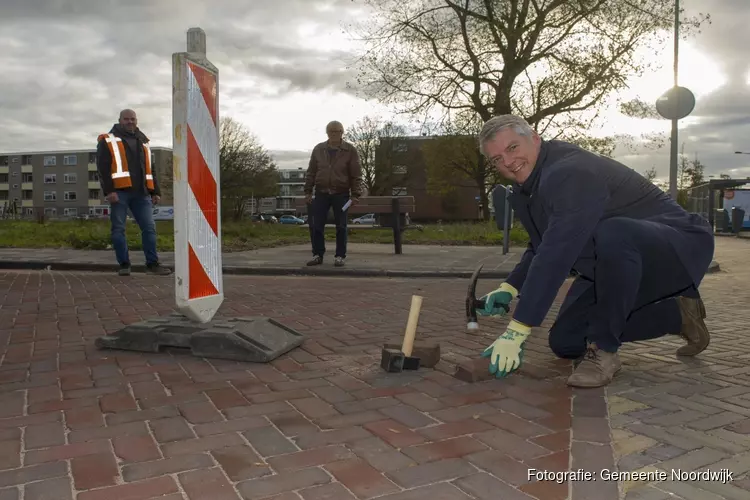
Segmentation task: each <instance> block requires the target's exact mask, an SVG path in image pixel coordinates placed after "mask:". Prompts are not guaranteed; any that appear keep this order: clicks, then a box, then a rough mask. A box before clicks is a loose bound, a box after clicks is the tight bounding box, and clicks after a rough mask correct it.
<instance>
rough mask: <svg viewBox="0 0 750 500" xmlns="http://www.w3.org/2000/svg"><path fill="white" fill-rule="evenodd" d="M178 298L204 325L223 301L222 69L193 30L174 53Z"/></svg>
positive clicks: (182, 309) (203, 38) (183, 308)
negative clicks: (183, 47)
mask: <svg viewBox="0 0 750 500" xmlns="http://www.w3.org/2000/svg"><path fill="white" fill-rule="evenodd" d="M172 92H173V95H172V120H173V124H172V125H173V128H172V162H173V164H172V167H173V179H174V181H173V182H174V208H175V215H174V246H175V248H174V252H175V256H174V258H175V301H176V303H177V308H178V309H179V311H180V312H181V313H182V314H184V315H185V316H187V317H188V318H190V319H192V320H193V321H197V322H200V323H207V322H209V321H211V319H212V318H213V316H214V315H215V314H216V311H218V309H219V306H221V303H222V302H223V301H224V285H223V277H222V260H221V188H220V186H219V70H218V69H217V68H216V67H215V66H214V65H213V64H211V63H210V62H209V61H208V59H206V34H205V32H204V31H203V30H202V29H200V28H191V29H190V30H188V34H187V52H179V53H175V54H173V55H172Z"/></svg>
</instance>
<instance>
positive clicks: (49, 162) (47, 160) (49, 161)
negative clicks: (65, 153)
mask: <svg viewBox="0 0 750 500" xmlns="http://www.w3.org/2000/svg"><path fill="white" fill-rule="evenodd" d="M55 165H57V157H56V156H45V157H44V166H45V167H54V166H55Z"/></svg>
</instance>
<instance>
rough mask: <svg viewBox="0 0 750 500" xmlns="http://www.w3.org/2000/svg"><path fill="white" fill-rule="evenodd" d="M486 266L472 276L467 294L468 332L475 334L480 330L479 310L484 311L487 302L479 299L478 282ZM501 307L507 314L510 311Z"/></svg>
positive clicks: (477, 269) (478, 267)
mask: <svg viewBox="0 0 750 500" xmlns="http://www.w3.org/2000/svg"><path fill="white" fill-rule="evenodd" d="M482 267H484V264H479V266H477V268H476V269H474V272H473V273H472V275H471V281H470V282H469V290H468V292H467V293H466V331H467V332H474V331H477V330H479V323H478V322H477V308H479V309H484V306H485V300H484V299H477V280H478V279H479V273H480V272H481V271H482ZM501 307H502V308H503V309H505V312H506V313H507V312H508V310H509V309H510V308H509V307H508V306H506V305H505V304H501Z"/></svg>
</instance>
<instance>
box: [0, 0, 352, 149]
mask: <svg viewBox="0 0 750 500" xmlns="http://www.w3.org/2000/svg"><path fill="white" fill-rule="evenodd" d="M351 6H352V2H345V1H343V0H256V1H253V2H237V1H234V0H212V1H211V2H205V1H204V0H159V1H158V2H155V1H153V0H129V1H127V2H122V1H112V0H2V2H0V45H3V47H4V50H3V51H2V52H0V65H2V67H3V78H2V79H1V80H0V109H1V110H2V117H3V118H2V120H0V151H19V150H41V149H58V148H66V147H93V142H94V141H95V137H96V135H97V134H99V133H101V132H103V131H106V130H109V128H110V127H111V126H112V124H113V123H114V122H116V120H117V113H118V111H119V110H120V109H122V108H125V107H130V108H133V109H135V110H136V111H137V112H138V115H139V121H140V122H141V124H142V125H143V126H144V132H146V133H147V135H149V136H151V137H152V140H154V142H155V143H157V144H159V145H169V143H170V142H171V133H170V130H171V105H172V104H171V98H172V94H171V91H172V74H171V72H172V68H171V58H172V54H173V53H174V52H179V51H182V50H185V42H186V31H187V29H188V28H190V27H193V26H200V27H201V28H203V29H204V30H205V31H206V34H207V40H208V43H207V45H208V47H207V48H208V56H209V59H210V60H211V61H212V62H213V63H214V64H215V65H216V66H217V67H218V68H219V71H220V76H221V78H222V89H226V90H227V91H226V92H224V93H223V97H222V101H221V102H222V110H223V114H224V115H225V116H226V115H233V111H234V109H244V108H245V107H246V105H247V103H248V102H252V101H259V100H264V99H269V98H279V97H283V96H285V95H287V94H289V93H290V92H294V91H313V92H314V91H319V90H329V91H331V92H334V93H335V92H348V89H347V87H346V82H347V80H348V78H349V76H348V75H347V70H346V65H347V54H346V53H345V52H343V51H341V50H333V51H330V50H328V49H327V48H326V50H323V49H322V48H319V47H318V46H317V45H316V43H315V41H314V38H311V39H308V38H306V37H304V36H302V35H298V29H301V28H303V27H304V28H305V29H307V30H310V29H312V27H315V26H316V25H317V30H319V31H320V32H323V33H327V32H337V31H340V29H339V24H340V22H341V21H342V20H343V19H345V18H346V16H347V12H348V9H351ZM238 118H240V117H238ZM253 132H257V131H253Z"/></svg>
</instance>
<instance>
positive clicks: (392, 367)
mask: <svg viewBox="0 0 750 500" xmlns="http://www.w3.org/2000/svg"><path fill="white" fill-rule="evenodd" d="M419 365H420V362H419V358H417V357H414V356H406V355H404V353H403V352H401V350H400V349H388V348H383V350H382V352H381V355H380V367H381V368H382V369H383V370H385V371H387V372H390V373H394V372H401V371H404V370H419Z"/></svg>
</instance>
